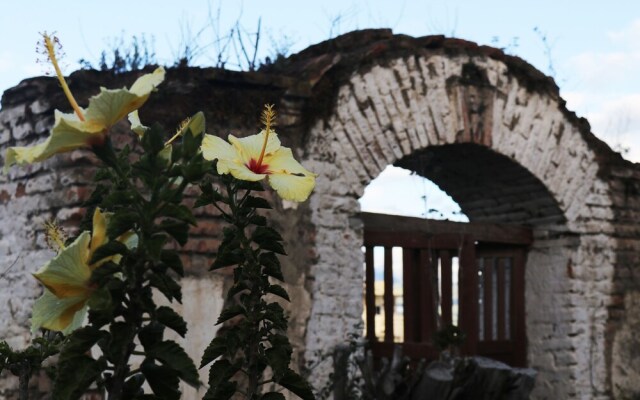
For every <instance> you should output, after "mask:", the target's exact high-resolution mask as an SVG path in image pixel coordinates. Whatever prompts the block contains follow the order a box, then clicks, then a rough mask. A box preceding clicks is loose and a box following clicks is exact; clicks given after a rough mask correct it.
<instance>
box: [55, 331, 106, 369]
mask: <svg viewBox="0 0 640 400" xmlns="http://www.w3.org/2000/svg"><path fill="white" fill-rule="evenodd" d="M106 336H107V332H105V331H101V330H99V329H98V328H95V327H93V326H85V327H83V328H80V329H77V330H75V331H73V333H71V335H69V338H68V339H67V342H66V343H65V344H64V346H63V347H62V350H61V351H60V358H59V362H60V363H61V364H62V363H64V362H66V361H67V360H70V359H75V358H76V357H78V356H83V355H84V354H86V353H87V352H88V351H89V350H90V349H91V348H92V347H93V345H95V344H96V343H97V342H98V341H99V340H100V339H103V338H105V337H106Z"/></svg>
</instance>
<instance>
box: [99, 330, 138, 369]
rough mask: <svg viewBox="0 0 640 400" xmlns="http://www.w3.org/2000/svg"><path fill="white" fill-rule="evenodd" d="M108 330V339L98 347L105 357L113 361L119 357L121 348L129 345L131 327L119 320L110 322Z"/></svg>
mask: <svg viewBox="0 0 640 400" xmlns="http://www.w3.org/2000/svg"><path fill="white" fill-rule="evenodd" d="M109 331H110V333H111V335H110V337H109V340H107V341H105V342H106V343H105V344H104V345H101V346H100V348H101V349H102V351H103V352H104V353H105V355H106V356H107V359H108V360H109V361H111V362H112V363H113V362H115V361H117V360H118V359H119V358H120V356H121V354H122V350H123V348H126V347H127V346H129V342H130V340H131V334H132V327H131V326H129V325H128V324H126V323H124V322H121V321H118V322H112V323H111V326H109Z"/></svg>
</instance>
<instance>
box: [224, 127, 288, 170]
mask: <svg viewBox="0 0 640 400" xmlns="http://www.w3.org/2000/svg"><path fill="white" fill-rule="evenodd" d="M265 134H266V133H265V131H264V130H262V131H261V132H260V133H258V134H257V135H251V136H247V137H244V138H237V137H235V136H233V135H229V142H230V143H231V144H232V145H233V147H235V149H236V151H237V152H238V154H240V155H241V157H242V161H243V163H244V164H248V163H249V162H250V161H251V160H252V159H253V160H255V161H257V160H258V159H259V158H260V153H261V152H262V146H263V145H264V135H265ZM279 148H280V139H278V135H277V134H276V133H275V132H274V131H271V133H270V134H269V138H268V139H267V147H266V148H265V151H264V154H265V155H267V154H270V153H273V152H275V151H277V150H278V149H279Z"/></svg>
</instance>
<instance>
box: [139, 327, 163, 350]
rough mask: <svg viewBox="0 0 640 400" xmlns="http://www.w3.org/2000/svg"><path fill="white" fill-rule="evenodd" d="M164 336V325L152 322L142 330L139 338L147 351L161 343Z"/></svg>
mask: <svg viewBox="0 0 640 400" xmlns="http://www.w3.org/2000/svg"><path fill="white" fill-rule="evenodd" d="M163 334H164V325H162V324H160V323H157V322H151V323H149V324H147V325H146V326H144V327H143V328H142V329H140V333H138V338H139V339H140V343H141V344H142V346H143V347H144V348H145V349H147V348H151V347H153V346H155V344H156V343H159V342H161V341H162V336H163Z"/></svg>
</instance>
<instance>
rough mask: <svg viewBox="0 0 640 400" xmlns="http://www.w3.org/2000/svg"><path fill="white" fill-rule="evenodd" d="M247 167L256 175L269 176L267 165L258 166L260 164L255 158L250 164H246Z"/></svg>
mask: <svg viewBox="0 0 640 400" xmlns="http://www.w3.org/2000/svg"><path fill="white" fill-rule="evenodd" d="M246 166H247V168H249V169H250V170H251V172H253V173H254V174H267V173H268V172H267V170H268V169H269V166H268V165H267V164H258V162H257V161H256V160H254V159H253V158H252V159H251V160H250V161H249V164H246Z"/></svg>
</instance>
